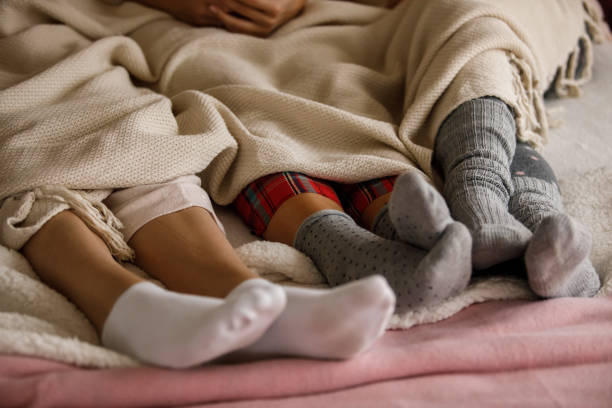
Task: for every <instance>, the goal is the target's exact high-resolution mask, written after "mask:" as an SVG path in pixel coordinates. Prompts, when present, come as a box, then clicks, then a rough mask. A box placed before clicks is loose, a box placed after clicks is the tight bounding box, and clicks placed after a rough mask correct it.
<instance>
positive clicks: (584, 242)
mask: <svg viewBox="0 0 612 408" xmlns="http://www.w3.org/2000/svg"><path fill="white" fill-rule="evenodd" d="M590 251H591V234H590V233H589V231H588V230H587V229H586V228H585V227H584V226H583V225H582V224H580V223H578V222H576V221H575V220H573V219H572V218H571V217H569V216H567V215H565V214H556V215H551V216H549V217H546V218H544V220H543V221H542V222H541V223H540V225H539V227H538V229H537V231H536V232H535V234H534V236H533V239H532V240H531V242H530V243H529V246H528V247H527V251H526V253H525V265H526V266H527V276H528V279H529V286H531V289H532V290H533V291H534V292H535V293H537V294H538V295H540V296H542V297H545V298H551V297H564V296H593V295H595V294H596V293H597V291H598V290H599V287H600V281H599V276H598V275H597V272H596V271H595V269H594V268H593V265H592V264H591V261H590V260H589V253H590Z"/></svg>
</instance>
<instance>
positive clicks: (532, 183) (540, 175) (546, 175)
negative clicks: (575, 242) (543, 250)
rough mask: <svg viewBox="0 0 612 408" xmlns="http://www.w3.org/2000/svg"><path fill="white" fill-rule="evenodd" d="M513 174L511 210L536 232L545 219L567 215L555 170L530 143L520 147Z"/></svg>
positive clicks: (511, 170) (515, 216)
mask: <svg viewBox="0 0 612 408" xmlns="http://www.w3.org/2000/svg"><path fill="white" fill-rule="evenodd" d="M510 172H511V174H512V185H513V186H514V189H513V192H512V196H511V197H510V202H509V203H508V210H509V211H510V213H511V214H512V215H513V216H514V218H516V219H517V220H519V221H520V222H521V223H523V225H525V226H526V227H527V228H529V229H530V230H531V231H532V232H535V230H536V229H537V228H538V226H539V225H540V222H542V220H543V219H544V218H546V217H548V216H549V215H554V214H559V213H562V212H563V203H562V200H561V193H560V192H559V186H558V184H557V179H556V177H555V174H554V172H553V170H552V168H551V167H550V166H549V165H548V163H547V162H546V160H545V159H544V157H542V156H541V155H540V154H539V153H538V152H537V151H536V150H535V149H533V148H532V147H530V146H529V145H528V144H527V143H521V142H519V143H517V145H516V151H515V153H514V158H513V159H512V164H511V166H510Z"/></svg>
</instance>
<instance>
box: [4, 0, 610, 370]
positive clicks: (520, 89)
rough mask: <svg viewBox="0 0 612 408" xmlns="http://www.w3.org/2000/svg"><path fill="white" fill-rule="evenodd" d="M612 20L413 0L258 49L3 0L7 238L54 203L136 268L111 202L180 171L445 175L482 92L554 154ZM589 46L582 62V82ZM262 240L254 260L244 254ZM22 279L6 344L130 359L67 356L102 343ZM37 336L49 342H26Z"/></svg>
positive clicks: (215, 185)
mask: <svg viewBox="0 0 612 408" xmlns="http://www.w3.org/2000/svg"><path fill="white" fill-rule="evenodd" d="M600 21H601V11H600V9H599V7H598V6H597V3H596V2H595V1H594V0H538V1H533V0H480V1H476V0H437V1H434V0H428V1H424V0H423V1H422V0H404V2H403V3H402V4H401V5H400V6H398V7H397V8H396V9H394V10H392V11H390V10H386V9H382V8H377V7H371V6H366V5H358V4H353V3H349V2H340V1H311V2H310V3H308V5H307V7H306V9H305V11H304V13H303V15H302V16H301V17H300V18H298V19H296V20H294V21H292V22H290V23H288V24H287V25H285V26H284V27H282V28H281V30H279V31H278V32H276V33H275V34H274V36H272V37H271V38H269V39H266V40H262V39H258V38H253V37H248V36H243V35H235V34H230V33H227V32H224V31H222V30H218V29H211V28H193V27H189V26H187V25H184V24H182V23H180V22H177V21H175V20H173V19H172V18H170V17H169V16H167V15H166V14H164V13H161V12H158V11H154V10H150V9H147V8H144V7H141V6H139V5H136V4H133V3H129V2H126V3H124V4H123V5H121V6H119V7H113V6H109V5H105V4H103V3H101V2H98V1H95V0H54V1H50V0H4V1H3V2H2V3H0V35H1V36H2V38H0V55H2V59H1V60H0V89H1V90H0V199H4V198H7V197H11V196H12V197H11V198H9V199H8V200H7V201H5V203H4V204H5V205H4V207H3V211H2V213H1V214H0V222H1V223H2V225H1V230H0V243H2V244H3V245H5V246H7V247H10V248H19V247H20V246H21V245H23V243H24V242H25V239H27V237H29V236H30V235H31V234H32V231H34V230H35V228H37V227H38V225H27V222H26V221H27V217H28V215H29V214H30V213H31V212H32V211H33V209H34V208H35V207H36V205H35V204H36V203H37V202H42V203H43V204H44V205H43V206H44V207H45V211H42V210H41V211H42V212H47V213H53V212H54V211H58V210H61V209H63V208H66V207H68V206H70V207H73V208H75V209H76V210H77V211H80V212H81V213H82V215H83V216H84V218H86V219H87V220H88V222H89V223H90V226H92V228H93V229H95V230H96V231H98V232H99V233H100V234H101V235H102V236H103V237H104V238H105V239H106V240H107V243H108V244H109V246H110V247H111V249H113V250H114V251H115V253H116V255H117V256H118V257H122V256H123V257H129V253H127V252H126V251H127V250H126V247H125V244H124V243H122V242H121V237H120V235H118V234H116V227H117V225H116V224H114V221H115V220H114V219H113V217H112V214H109V213H108V212H107V210H106V209H105V208H104V206H103V205H101V204H100V201H99V200H100V198H101V197H103V196H104V195H105V194H107V192H108V191H109V190H110V189H112V188H118V187H126V186H132V185H137V184H143V183H153V182H160V181H163V180H167V179H170V178H174V177H176V176H179V175H183V174H190V173H200V174H201V176H202V178H203V181H204V186H205V188H206V189H207V190H208V191H209V193H210V194H211V196H212V197H213V199H215V200H216V201H217V202H218V203H221V204H227V203H229V202H231V201H232V199H233V198H234V196H235V195H236V194H237V193H238V191H240V189H241V188H242V187H243V186H245V185H246V184H247V183H248V182H250V181H251V180H253V179H255V178H258V177H260V176H262V175H265V174H269V173H272V172H277V171H281V170H296V171H302V172H305V173H307V174H310V175H313V176H317V177H322V178H328V179H332V180H336V181H344V182H354V181H360V180H366V179H370V178H374V177H379V176H384V175H390V174H397V173H400V172H403V171H406V170H407V169H410V168H413V167H415V166H416V167H418V168H420V169H421V170H422V171H423V172H424V173H426V174H428V175H432V174H431V168H430V165H429V163H430V157H431V147H432V146H433V141H434V137H435V134H436V130H437V128H438V126H439V124H440V122H441V121H442V120H443V119H444V117H445V116H446V115H447V114H448V113H449V112H450V111H452V109H454V108H455V107H456V106H458V105H459V104H460V103H461V102H463V101H465V100H469V99H472V98H476V97H480V96H484V95H495V96H498V97H500V98H501V99H503V100H505V101H506V102H507V103H508V104H510V105H511V106H513V107H514V109H515V111H516V114H517V119H518V124H519V132H520V135H519V136H520V137H521V138H523V139H525V140H532V141H534V143H536V144H538V143H541V142H543V141H545V140H546V136H547V128H548V124H547V117H546V114H545V111H544V109H543V104H542V99H541V95H542V93H543V91H544V90H545V88H546V87H547V86H548V84H549V83H551V81H553V79H554V86H555V88H556V90H557V92H558V93H559V94H561V95H568V94H569V95H576V94H577V93H578V86H579V85H581V83H582V82H583V81H586V80H587V79H588V78H589V76H590V55H591V54H590V52H591V39H590V38H589V36H588V35H587V32H588V33H589V34H590V35H591V36H592V37H593V38H594V39H596V40H597V39H600V38H601V36H602V35H603V34H602V31H601V30H600ZM585 27H586V30H585ZM578 44H582V46H583V48H584V49H585V50H586V52H587V66H586V69H585V70H583V71H582V74H581V76H580V78H578V79H575V73H576V69H577V54H578ZM57 186H63V187H61V188H60V187H57ZM66 188H69V189H71V190H87V191H71V190H67V189H66ZM91 190H93V192H92V191H91ZM109 231H110V232H109ZM250 248H251V249H249V248H242V253H243V254H244V256H245V261H247V262H248V261H249V257H250V256H251V255H253V254H252V253H251V252H249V251H251V250H252V248H253V247H250ZM255 253H258V254H259V255H261V254H262V253H263V254H265V253H266V251H265V250H256V251H255ZM9 254H10V252H9ZM291 256H294V255H291ZM295 256H297V257H299V256H298V255H295ZM10 258H13V255H11V256H10ZM300 262H301V261H300ZM24 268H25V267H19V268H10V267H3V269H2V270H1V272H2V274H0V277H1V278H2V282H1V285H0V286H1V288H2V291H3V293H11V294H12V295H11V296H10V297H3V300H2V302H3V303H2V305H1V306H2V307H1V308H0V315H1V316H4V318H2V319H0V330H2V331H0V351H5V352H6V351H12V352H22V353H25V354H28V353H32V354H35V355H42V356H46V357H50V358H58V359H63V360H65V361H72V362H76V363H79V364H84V365H93V366H108V365H122V364H127V361H128V360H126V359H125V358H124V357H121V356H119V357H117V356H115V357H112V358H111V357H109V354H108V353H110V352H109V351H106V350H105V351H103V352H102V351H100V350H98V351H96V352H97V353H103V357H99V355H95V356H94V354H95V353H93V354H91V353H90V351H91V350H89V349H87V346H86V347H85V349H84V348H82V347H81V348H78V352H77V353H76V354H75V352H71V351H70V350H71V347H70V346H66V343H65V342H64V343H62V344H63V346H62V348H61V350H62V351H61V352H60V351H58V350H59V349H58V348H57V347H53V345H54V344H56V343H57V342H60V343H61V342H62V341H64V340H66V339H67V340H70V341H73V342H75V343H74V344H76V343H79V342H81V343H82V341H85V342H86V343H87V344H89V343H95V342H96V337H95V333H92V332H91V327H90V326H88V325H87V324H86V321H79V319H82V317H79V318H74V316H80V315H79V314H78V312H77V311H76V310H73V309H71V307H72V306H71V305H69V304H67V303H66V302H65V300H62V299H63V298H61V297H57V295H56V294H54V295H52V296H51V295H49V296H47V295H45V301H46V302H49V303H48V306H46V307H44V308H43V311H42V312H41V310H39V309H38V308H39V306H36V307H35V306H34V305H33V303H31V302H29V301H27V299H32V300H33V299H37V298H40V296H37V295H40V294H41V293H45V294H48V293H47V291H48V290H49V289H48V288H46V287H45V286H44V285H41V284H39V283H36V284H35V285H34V288H33V287H32V284H31V283H28V285H29V286H28V285H25V283H24V282H25V281H24V279H25V280H27V279H30V278H29V277H28V274H30V275H31V277H34V275H32V272H31V271H29V270H28V269H27V268H25V269H26V272H23V270H24ZM272 269H274V268H272ZM15 270H21V271H22V273H18V272H15ZM24 273H25V274H24ZM298 281H299V280H298ZM28 282H30V281H28ZM304 283H313V282H304ZM314 283H316V282H314ZM26 287H28V288H29V289H28V290H25V288H26ZM501 287H502V286H498V288H501ZM19 288H21V289H19ZM519 292H520V293H521V294H522V296H524V292H521V291H519ZM49 293H51V292H49ZM489 296H490V293H489ZM500 297H512V294H511V293H506V296H500ZM485 298H486V296H485ZM24 299H26V301H24ZM471 301H475V299H474V298H471ZM468 303H469V302H468ZM15 305H18V306H15ZM24 305H25V306H24ZM60 305H61V306H60ZM28 308H30V309H32V308H35V309H37V312H36V313H37V314H36V316H39V317H40V318H42V319H43V321H44V322H45V323H44V324H43V325H42V326H44V327H43V328H41V327H42V326H41V325H40V324H39V323H40V322H39V321H38V320H37V319H38V317H36V318H34V317H32V318H30V317H28V318H26V319H22V318H21V317H20V316H22V315H28V310H29V309H28ZM57 308H61V310H62V311H63V312H60V313H56V311H57V310H58V309H57ZM72 308H73V307H72ZM64 309H65V310H64ZM459 309H460V307H454V308H453V309H452V310H451V309H449V311H446V312H443V313H438V315H437V316H438V317H440V318H441V317H444V316H447V315H449V314H452V313H453V312H454V311H457V310H459ZM66 316H71V317H70V319H68V320H69V321H68V322H66V321H63V320H62V319H64V318H66ZM432 320H434V319H432V318H431V316H430V317H429V318H422V319H419V318H414V319H412V320H410V322H409V323H402V322H401V321H396V323H395V327H407V326H409V325H411V324H414V323H418V322H419V321H432ZM28 327H36V328H37V330H38V332H36V334H37V336H36V337H35V338H31V337H28V341H29V342H27V341H26V342H23V341H20V340H19V338H18V337H14V336H15V333H22V332H23V331H24V330H25V331H26V332H27V331H28V330H27V328H28ZM31 332H32V333H33V332H34V331H31ZM74 336H77V337H78V339H79V340H77V339H74V338H73V337H74ZM34 343H36V344H34ZM81 343H79V344H81ZM92 347H93V346H92ZM32 350H39V351H37V352H32ZM40 350H44V351H40ZM66 353H67V354H69V357H66V356H65V355H66ZM82 353H85V354H84V357H83V354H82ZM104 353H106V354H104ZM111 354H112V353H111ZM96 356H97V357H96ZM98 357H99V358H98Z"/></svg>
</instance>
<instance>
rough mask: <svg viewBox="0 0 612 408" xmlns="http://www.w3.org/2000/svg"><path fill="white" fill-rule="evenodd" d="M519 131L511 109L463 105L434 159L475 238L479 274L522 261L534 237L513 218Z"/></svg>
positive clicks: (458, 216) (456, 214)
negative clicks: (514, 161)
mask: <svg viewBox="0 0 612 408" xmlns="http://www.w3.org/2000/svg"><path fill="white" fill-rule="evenodd" d="M515 146H516V125H515V120H514V117H513V114H512V112H511V111H510V108H509V107H508V106H507V105H506V104H505V103H504V102H502V101H500V100H498V99H495V98H480V99H475V100H471V101H468V102H465V103H463V104H462V105H461V106H459V107H458V108H457V109H456V110H455V111H454V112H453V113H452V114H451V115H449V117H448V118H447V119H446V120H445V121H444V123H443V125H442V126H441V128H440V131H439V133H438V136H437V139H436V145H435V150H434V156H435V160H436V162H437V163H438V164H439V165H440V166H441V169H442V172H443V176H444V188H443V195H444V197H445V198H446V201H447V203H448V206H449V208H450V210H451V215H452V217H453V218H454V219H455V220H457V221H460V222H462V223H463V224H465V225H466V226H467V227H468V229H469V230H470V232H471V234H472V238H473V249H472V262H473V264H474V267H476V268H477V269H485V268H488V267H491V266H493V265H496V264H498V263H501V262H504V261H507V260H510V259H513V258H516V257H519V256H522V255H523V253H524V251H525V248H526V246H527V243H528V241H529V239H530V238H531V232H530V231H529V230H528V229H527V228H526V227H525V226H524V225H523V224H521V223H520V222H519V221H517V220H516V219H515V218H514V217H513V216H512V215H511V214H510V213H509V212H508V202H509V199H510V196H511V194H512V188H513V187H512V181H511V177H510V160H511V158H512V157H513V155H514V151H515Z"/></svg>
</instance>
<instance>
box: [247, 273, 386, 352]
mask: <svg viewBox="0 0 612 408" xmlns="http://www.w3.org/2000/svg"><path fill="white" fill-rule="evenodd" d="M283 288H284V289H285V292H286V295H287V306H286V307H285V310H284V311H283V313H282V314H281V315H280V316H279V317H278V319H276V321H275V322H274V324H272V326H271V327H270V328H269V329H268V331H266V333H265V334H264V335H263V336H262V337H261V338H260V339H259V340H257V341H256V342H255V343H253V344H252V345H250V346H248V347H246V348H244V349H242V350H240V351H239V352H238V353H237V354H238V358H240V357H247V358H259V357H265V356H268V357H269V356H278V355H291V356H301V357H314V358H324V359H345V358H350V357H352V356H355V355H357V354H359V353H360V352H362V351H364V350H366V349H368V348H369V347H370V346H371V345H372V344H373V343H374V342H375V341H376V340H377V339H378V338H379V337H380V336H382V334H383V333H384V331H385V329H386V327H387V324H388V322H389V319H390V318H391V315H392V313H393V310H394V308H395V295H394V294H393V291H392V290H391V288H390V287H389V285H388V284H387V281H386V280H385V279H384V278H383V277H382V276H378V275H374V276H370V277H368V278H364V279H360V280H358V281H355V282H351V283H348V284H344V285H341V286H338V287H335V288H333V289H305V288H297V287H288V286H284V287H283Z"/></svg>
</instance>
